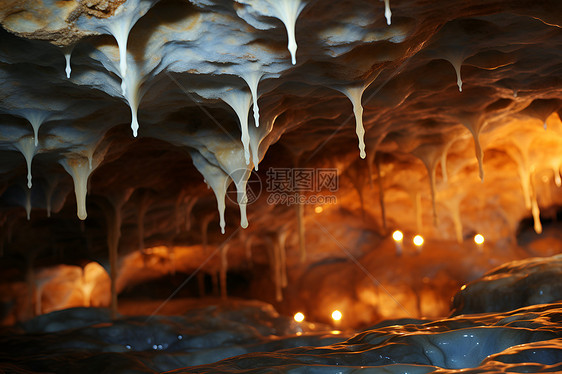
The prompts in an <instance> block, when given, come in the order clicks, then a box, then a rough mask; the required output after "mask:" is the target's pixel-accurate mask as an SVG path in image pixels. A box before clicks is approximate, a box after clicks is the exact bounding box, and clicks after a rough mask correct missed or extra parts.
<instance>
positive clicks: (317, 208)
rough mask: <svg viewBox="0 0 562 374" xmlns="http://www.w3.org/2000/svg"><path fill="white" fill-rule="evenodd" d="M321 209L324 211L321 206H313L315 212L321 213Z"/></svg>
mask: <svg viewBox="0 0 562 374" xmlns="http://www.w3.org/2000/svg"><path fill="white" fill-rule="evenodd" d="M323 211H324V208H322V207H321V206H317V207H316V208H314V212H315V213H322V212H323Z"/></svg>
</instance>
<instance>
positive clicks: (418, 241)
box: [414, 235, 423, 247]
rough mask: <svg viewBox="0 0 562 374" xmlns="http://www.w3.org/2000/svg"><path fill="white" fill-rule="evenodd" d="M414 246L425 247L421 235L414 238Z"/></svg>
mask: <svg viewBox="0 0 562 374" xmlns="http://www.w3.org/2000/svg"><path fill="white" fill-rule="evenodd" d="M414 245H416V246H418V247H421V246H422V245H423V237H422V236H421V235H416V236H414Z"/></svg>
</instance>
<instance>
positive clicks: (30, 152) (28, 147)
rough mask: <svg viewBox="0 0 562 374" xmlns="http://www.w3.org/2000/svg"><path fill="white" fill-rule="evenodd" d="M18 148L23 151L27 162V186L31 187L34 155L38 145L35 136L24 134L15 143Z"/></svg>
mask: <svg viewBox="0 0 562 374" xmlns="http://www.w3.org/2000/svg"><path fill="white" fill-rule="evenodd" d="M15 146H16V148H17V149H18V150H19V151H20V152H21V153H22V155H23V157H24V158H25V163H26V164H27V187H28V188H31V186H32V183H31V163H32V161H33V157H34V156H35V154H36V153H37V147H36V146H35V145H34V140H33V136H24V137H22V138H20V139H19V140H18V141H17V142H16V143H15Z"/></svg>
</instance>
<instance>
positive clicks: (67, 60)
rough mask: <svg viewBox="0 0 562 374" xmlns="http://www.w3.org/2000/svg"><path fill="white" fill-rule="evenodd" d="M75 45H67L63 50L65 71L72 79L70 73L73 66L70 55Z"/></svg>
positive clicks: (67, 76)
mask: <svg viewBox="0 0 562 374" xmlns="http://www.w3.org/2000/svg"><path fill="white" fill-rule="evenodd" d="M72 49H73V46H70V47H66V48H64V50H63V54H64V61H65V68H64V72H65V73H66V78H67V79H70V74H71V73H72V68H71V66H70V56H71V55H72Z"/></svg>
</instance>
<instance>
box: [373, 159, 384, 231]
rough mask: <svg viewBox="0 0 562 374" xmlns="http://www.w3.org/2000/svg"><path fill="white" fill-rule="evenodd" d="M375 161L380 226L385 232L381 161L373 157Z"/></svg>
mask: <svg viewBox="0 0 562 374" xmlns="http://www.w3.org/2000/svg"><path fill="white" fill-rule="evenodd" d="M375 160H376V162H377V182H378V184H379V203H380V206H381V219H382V228H383V231H384V232H386V228H387V225H386V209H385V206H384V187H383V183H382V172H381V161H380V159H375Z"/></svg>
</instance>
